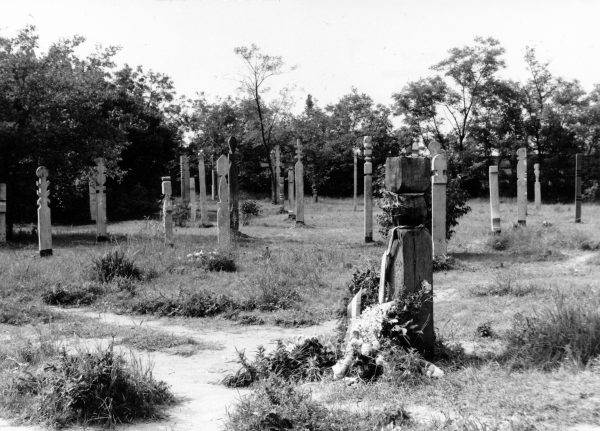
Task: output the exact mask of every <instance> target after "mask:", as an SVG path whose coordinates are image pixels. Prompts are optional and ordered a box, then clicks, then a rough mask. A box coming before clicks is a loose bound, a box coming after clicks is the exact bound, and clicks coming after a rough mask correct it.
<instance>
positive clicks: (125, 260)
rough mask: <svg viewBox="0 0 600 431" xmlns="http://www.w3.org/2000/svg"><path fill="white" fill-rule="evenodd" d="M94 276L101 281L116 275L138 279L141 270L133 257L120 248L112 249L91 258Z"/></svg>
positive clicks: (106, 280) (111, 278)
mask: <svg viewBox="0 0 600 431" xmlns="http://www.w3.org/2000/svg"><path fill="white" fill-rule="evenodd" d="M92 270H93V273H94V276H95V278H96V279H97V280H99V281H101V282H102V283H107V282H109V281H111V280H113V279H114V278H116V277H120V278H131V279H136V280H139V279H140V278H141V277H142V272H141V271H140V270H139V268H137V267H136V266H135V263H134V262H133V259H130V258H129V257H127V256H126V255H125V252H124V251H123V250H120V249H114V250H112V251H109V252H108V253H106V254H104V255H102V256H101V257H99V258H96V259H94V260H93V267H92Z"/></svg>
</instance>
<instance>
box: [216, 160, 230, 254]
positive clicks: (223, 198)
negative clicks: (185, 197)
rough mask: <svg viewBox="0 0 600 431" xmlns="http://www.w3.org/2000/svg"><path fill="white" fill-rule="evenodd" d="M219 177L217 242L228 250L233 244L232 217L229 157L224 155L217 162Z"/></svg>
mask: <svg viewBox="0 0 600 431" xmlns="http://www.w3.org/2000/svg"><path fill="white" fill-rule="evenodd" d="M217 175H218V176H219V203H218V204H217V242H218V243H219V247H222V248H227V247H229V245H230V244H231V217H230V213H229V185H228V184H227V177H228V176H229V157H227V156H225V155H222V156H221V157H219V159H218V160H217Z"/></svg>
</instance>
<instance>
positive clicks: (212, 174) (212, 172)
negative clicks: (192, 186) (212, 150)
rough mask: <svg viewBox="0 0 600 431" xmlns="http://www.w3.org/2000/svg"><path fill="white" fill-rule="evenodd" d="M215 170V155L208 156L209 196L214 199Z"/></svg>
mask: <svg viewBox="0 0 600 431" xmlns="http://www.w3.org/2000/svg"><path fill="white" fill-rule="evenodd" d="M216 190H217V171H216V170H215V157H214V156H210V198H211V199H212V200H213V201H214V200H215V196H216V194H217V191H216Z"/></svg>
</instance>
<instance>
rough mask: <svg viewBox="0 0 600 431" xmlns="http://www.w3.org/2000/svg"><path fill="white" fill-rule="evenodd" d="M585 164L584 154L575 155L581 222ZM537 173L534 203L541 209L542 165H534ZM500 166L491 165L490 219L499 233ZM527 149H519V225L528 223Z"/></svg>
mask: <svg viewBox="0 0 600 431" xmlns="http://www.w3.org/2000/svg"><path fill="white" fill-rule="evenodd" d="M582 165H583V154H576V155H575V223H581V171H582ZM533 173H534V175H535V183H534V188H533V191H534V205H535V209H536V210H537V211H539V210H540V209H541V208H542V186H541V183H540V165H539V163H535V164H534V165H533ZM498 175H499V169H498V166H496V165H492V166H490V167H489V189H490V219H491V231H492V232H493V233H494V234H499V233H500V232H501V231H502V227H501V220H500V219H501V217H500V188H499V184H498V183H499V181H498ZM527 203H528V199H527V149H526V148H519V149H518V150H517V225H518V226H526V225H527Z"/></svg>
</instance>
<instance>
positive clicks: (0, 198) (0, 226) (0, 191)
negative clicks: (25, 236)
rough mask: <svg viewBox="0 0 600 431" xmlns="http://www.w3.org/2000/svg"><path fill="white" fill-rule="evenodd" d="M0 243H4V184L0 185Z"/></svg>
mask: <svg viewBox="0 0 600 431" xmlns="http://www.w3.org/2000/svg"><path fill="white" fill-rule="evenodd" d="M0 243H1V244H4V243H6V183H0Z"/></svg>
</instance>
